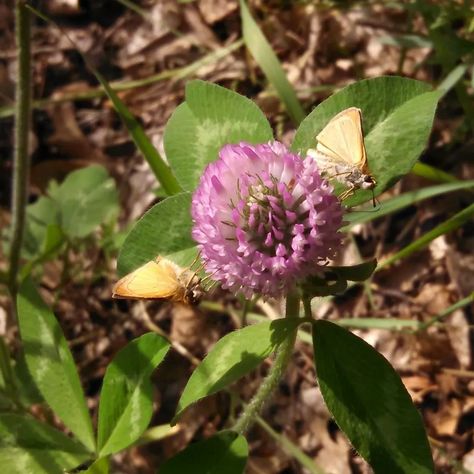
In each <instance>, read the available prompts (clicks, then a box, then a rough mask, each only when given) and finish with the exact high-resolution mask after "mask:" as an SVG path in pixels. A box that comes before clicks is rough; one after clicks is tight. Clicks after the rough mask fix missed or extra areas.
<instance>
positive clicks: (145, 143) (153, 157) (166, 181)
mask: <svg viewBox="0 0 474 474" xmlns="http://www.w3.org/2000/svg"><path fill="white" fill-rule="evenodd" d="M27 8H29V9H30V10H31V11H32V12H33V13H34V14H35V15H36V16H38V17H39V18H41V19H42V20H44V21H46V22H47V23H49V24H51V25H54V26H55V27H56V28H58V29H59V31H60V32H61V33H62V34H63V35H64V36H65V37H66V38H67V39H68V41H69V42H70V43H71V44H72V45H73V46H74V47H75V48H76V49H77V51H78V52H79V54H80V55H81V56H82V58H83V60H84V63H85V64H86V66H87V68H88V69H89V70H90V71H91V72H92V73H93V74H94V76H95V77H96V79H97V80H98V81H99V83H100V84H101V86H102V87H103V88H104V91H105V93H106V94H107V96H108V97H109V99H110V100H111V101H112V104H113V105H114V108H115V111H116V112H117V113H118V114H119V116H120V118H121V119H122V121H123V123H124V124H125V126H126V127H127V129H128V131H129V133H130V135H131V137H132V139H133V141H134V143H135V145H136V146H137V148H138V149H139V150H140V151H141V152H142V154H143V156H144V157H145V159H146V160H147V162H148V164H149V165H150V168H151V169H152V171H153V173H154V174H155V176H156V179H157V180H158V181H159V182H160V184H161V186H163V189H164V190H165V192H166V193H167V194H168V195H172V194H177V193H179V192H181V191H182V189H181V186H180V185H179V183H178V181H177V180H176V178H175V177H174V175H173V172H172V171H171V168H170V167H169V166H168V165H167V164H166V163H165V161H164V160H163V158H162V157H161V156H160V154H159V153H158V150H157V149H156V148H155V147H154V146H153V144H152V143H151V141H150V139H149V138H148V137H147V135H146V134H145V131H144V130H143V128H142V127H141V125H140V124H139V123H138V120H137V119H136V118H135V117H134V116H133V114H132V113H131V112H130V110H128V108H127V107H126V105H125V104H124V103H123V102H122V101H121V100H120V98H119V97H118V95H117V94H116V92H115V91H114V90H113V89H112V87H111V86H110V84H109V83H108V82H107V80H106V79H105V78H104V77H103V76H102V74H100V73H99V71H97V70H96V69H95V68H94V66H93V65H92V64H91V62H90V61H89V59H88V57H87V55H86V54H85V53H83V52H82V51H81V50H80V49H79V48H78V47H77V45H76V44H75V43H74V41H72V39H71V38H70V37H69V36H68V35H67V33H66V32H65V31H64V30H63V29H62V28H61V27H60V26H59V25H57V24H56V23H55V22H54V21H53V20H52V19H51V18H49V17H48V16H47V15H45V14H44V13H42V12H40V11H38V10H36V9H35V8H33V7H32V6H30V5H28V7H27Z"/></svg>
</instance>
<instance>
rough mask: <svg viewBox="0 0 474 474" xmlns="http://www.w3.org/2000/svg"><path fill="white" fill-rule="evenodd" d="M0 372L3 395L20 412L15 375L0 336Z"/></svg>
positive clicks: (3, 341) (5, 345) (4, 343)
mask: <svg viewBox="0 0 474 474" xmlns="http://www.w3.org/2000/svg"><path fill="white" fill-rule="evenodd" d="M0 372H1V374H2V378H3V383H4V389H3V390H4V392H5V395H6V396H7V397H8V398H9V400H10V401H11V402H12V403H13V404H14V405H15V407H16V408H17V409H18V410H22V409H23V407H22V405H21V403H20V402H19V397H18V391H17V385H16V380H15V375H14V373H13V368H12V364H11V359H10V351H9V350H8V346H7V344H6V342H5V340H4V339H3V337H2V336H0Z"/></svg>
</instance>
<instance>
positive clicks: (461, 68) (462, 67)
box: [437, 64, 468, 96]
mask: <svg viewBox="0 0 474 474" xmlns="http://www.w3.org/2000/svg"><path fill="white" fill-rule="evenodd" d="M467 69H468V65H467V64H458V65H457V66H456V67H455V68H454V69H453V70H452V71H451V72H450V73H449V74H448V75H447V76H446V77H445V78H444V79H443V80H442V81H441V83H440V84H439V85H438V87H437V89H438V90H440V91H443V96H444V95H446V94H447V93H448V92H449V91H450V90H451V89H452V88H453V87H454V86H455V85H456V84H457V83H458V82H459V81H460V80H461V79H462V77H463V76H464V74H466V71H467Z"/></svg>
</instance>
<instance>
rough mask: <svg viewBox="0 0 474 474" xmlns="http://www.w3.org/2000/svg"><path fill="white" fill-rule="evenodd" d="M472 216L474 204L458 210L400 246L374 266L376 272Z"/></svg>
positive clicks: (458, 225) (454, 228) (473, 214)
mask: <svg viewBox="0 0 474 474" xmlns="http://www.w3.org/2000/svg"><path fill="white" fill-rule="evenodd" d="M473 217H474V204H471V205H470V206H468V207H466V208H465V209H463V210H462V211H460V212H458V213H457V214H455V215H454V216H452V217H450V218H449V219H447V220H445V221H444V222H442V223H441V224H439V225H437V226H436V227H435V228H434V229H432V230H430V231H429V232H427V233H426V234H423V235H422V236H421V237H420V238H419V239H417V240H415V241H414V242H412V243H411V244H409V245H407V246H406V247H404V248H402V249H401V250H400V251H399V252H397V253H396V254H394V255H392V256H391V257H389V258H387V259H386V260H384V261H382V262H380V263H379V265H378V267H377V268H376V270H375V271H376V272H378V271H379V270H381V269H382V268H385V267H387V266H389V265H392V264H393V263H395V262H396V261H398V260H401V259H402V258H405V257H408V256H409V255H411V254H412V253H414V252H417V251H418V250H421V249H422V248H425V247H426V246H427V245H428V244H429V243H430V242H431V241H433V240H434V239H436V237H439V236H440V235H443V234H447V233H448V232H452V231H453V230H456V229H459V227H461V226H463V225H464V224H465V223H466V222H468V221H469V220H471V219H472V218H473Z"/></svg>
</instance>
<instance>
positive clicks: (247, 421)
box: [232, 293, 300, 434]
mask: <svg viewBox="0 0 474 474" xmlns="http://www.w3.org/2000/svg"><path fill="white" fill-rule="evenodd" d="M299 304H300V300H299V296H298V295H297V294H293V293H289V294H288V296H287V299H286V314H285V317H286V318H297V317H298V314H299ZM295 340H296V330H295V331H293V332H292V333H291V334H289V335H288V337H287V338H286V339H285V340H284V341H283V342H282V343H281V344H280V346H279V347H278V351H277V354H276V356H275V360H274V361H273V365H272V366H271V368H270V371H269V372H268V374H267V376H266V377H265V379H264V381H263V383H262V384H261V385H260V388H259V389H258V391H257V393H256V394H255V395H254V397H253V398H252V400H250V402H249V404H248V405H247V406H246V407H245V409H244V410H243V412H242V414H241V415H240V417H239V419H238V420H237V422H236V423H235V424H234V426H233V427H232V430H233V431H236V432H237V433H240V434H244V433H245V432H246V431H248V429H249V428H250V427H251V426H252V424H253V423H254V422H255V421H256V417H257V415H258V414H259V413H260V411H261V410H262V408H263V406H264V404H265V402H266V401H267V400H268V398H269V397H270V395H271V394H272V392H273V390H274V389H275V387H276V386H277V385H278V382H279V381H280V379H281V377H282V375H283V373H284V371H285V369H286V367H287V365H288V362H289V361H290V358H291V354H292V353H293V348H294V346H295Z"/></svg>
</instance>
